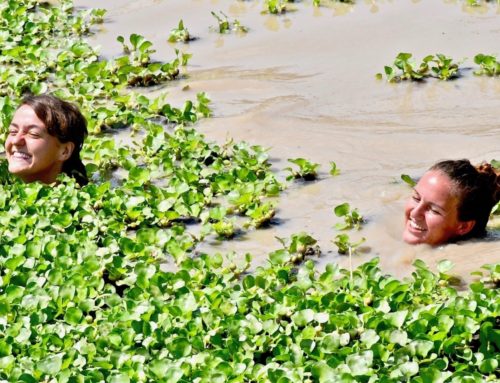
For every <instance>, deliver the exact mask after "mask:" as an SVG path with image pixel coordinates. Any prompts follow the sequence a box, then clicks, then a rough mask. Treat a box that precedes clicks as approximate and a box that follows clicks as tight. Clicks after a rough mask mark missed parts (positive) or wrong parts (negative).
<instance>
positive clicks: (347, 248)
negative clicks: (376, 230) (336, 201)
mask: <svg viewBox="0 0 500 383" xmlns="http://www.w3.org/2000/svg"><path fill="white" fill-rule="evenodd" d="M333 212H334V213H335V215H336V216H337V217H340V218H343V219H344V222H340V223H337V224H336V225H335V229H337V230H351V229H356V230H359V229H360V228H361V225H362V224H363V223H364V218H363V216H362V215H361V214H360V213H359V211H358V209H351V206H350V205H349V204H348V203H347V202H344V203H342V204H340V205H337V206H335V208H334V209H333ZM363 242H365V238H361V239H360V240H358V241H357V242H354V241H352V240H351V238H350V236H349V235H348V234H346V233H340V234H337V235H336V236H335V238H334V240H333V243H334V244H335V245H336V246H337V249H338V252H339V254H349V255H352V253H354V252H356V249H357V248H358V247H359V246H360V245H361V244H362V243H363Z"/></svg>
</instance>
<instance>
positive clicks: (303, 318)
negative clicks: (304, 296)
mask: <svg viewBox="0 0 500 383" xmlns="http://www.w3.org/2000/svg"><path fill="white" fill-rule="evenodd" d="M313 320H314V311H313V310H311V309H305V310H300V311H297V312H296V313H295V314H293V315H292V321H293V323H295V325H297V326H299V327H304V326H306V325H307V324H308V323H309V322H311V321H313Z"/></svg>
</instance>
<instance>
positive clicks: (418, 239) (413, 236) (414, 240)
mask: <svg viewBox="0 0 500 383" xmlns="http://www.w3.org/2000/svg"><path fill="white" fill-rule="evenodd" d="M403 241H405V242H406V243H408V244H410V245H418V244H421V243H426V238H425V233H413V232H411V231H409V230H408V229H405V231H404V233H403Z"/></svg>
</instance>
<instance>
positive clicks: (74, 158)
mask: <svg viewBox="0 0 500 383" xmlns="http://www.w3.org/2000/svg"><path fill="white" fill-rule="evenodd" d="M22 105H28V106H30V107H31V108H33V110H34V111H35V114H36V115H37V117H38V118H39V119H40V120H41V121H43V123H44V124H45V127H46V128H47V131H48V132H49V134H50V135H52V136H54V137H57V138H58V139H59V141H61V142H62V143H66V142H73V143H74V144H75V147H74V149H73V152H72V153H71V156H70V157H69V158H68V159H67V160H66V161H65V162H64V163H63V166H62V172H63V173H65V174H67V175H68V176H70V177H73V178H74V179H75V180H76V182H78V184H79V185H80V186H83V185H86V184H87V183H88V178H87V172H86V170H85V165H84V164H83V162H82V160H81V159H80V151H81V150H82V147H83V141H84V140H85V137H87V134H88V132H87V120H86V119H85V117H84V116H83V115H82V113H81V112H80V110H79V109H78V107H77V106H76V105H73V104H71V103H69V102H67V101H63V100H61V99H59V98H57V97H55V96H52V95H50V94H42V95H39V96H26V97H25V98H23V100H22V101H21V104H20V106H22Z"/></svg>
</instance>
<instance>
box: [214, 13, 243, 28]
mask: <svg viewBox="0 0 500 383" xmlns="http://www.w3.org/2000/svg"><path fill="white" fill-rule="evenodd" d="M212 16H213V17H215V19H216V20H217V28H215V30H216V31H217V32H218V33H229V32H237V33H246V32H248V28H247V27H245V26H244V25H241V23H240V22H239V20H237V19H234V20H233V21H230V20H229V18H228V17H227V15H226V14H225V13H224V12H222V11H220V12H219V14H217V13H216V12H212Z"/></svg>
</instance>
